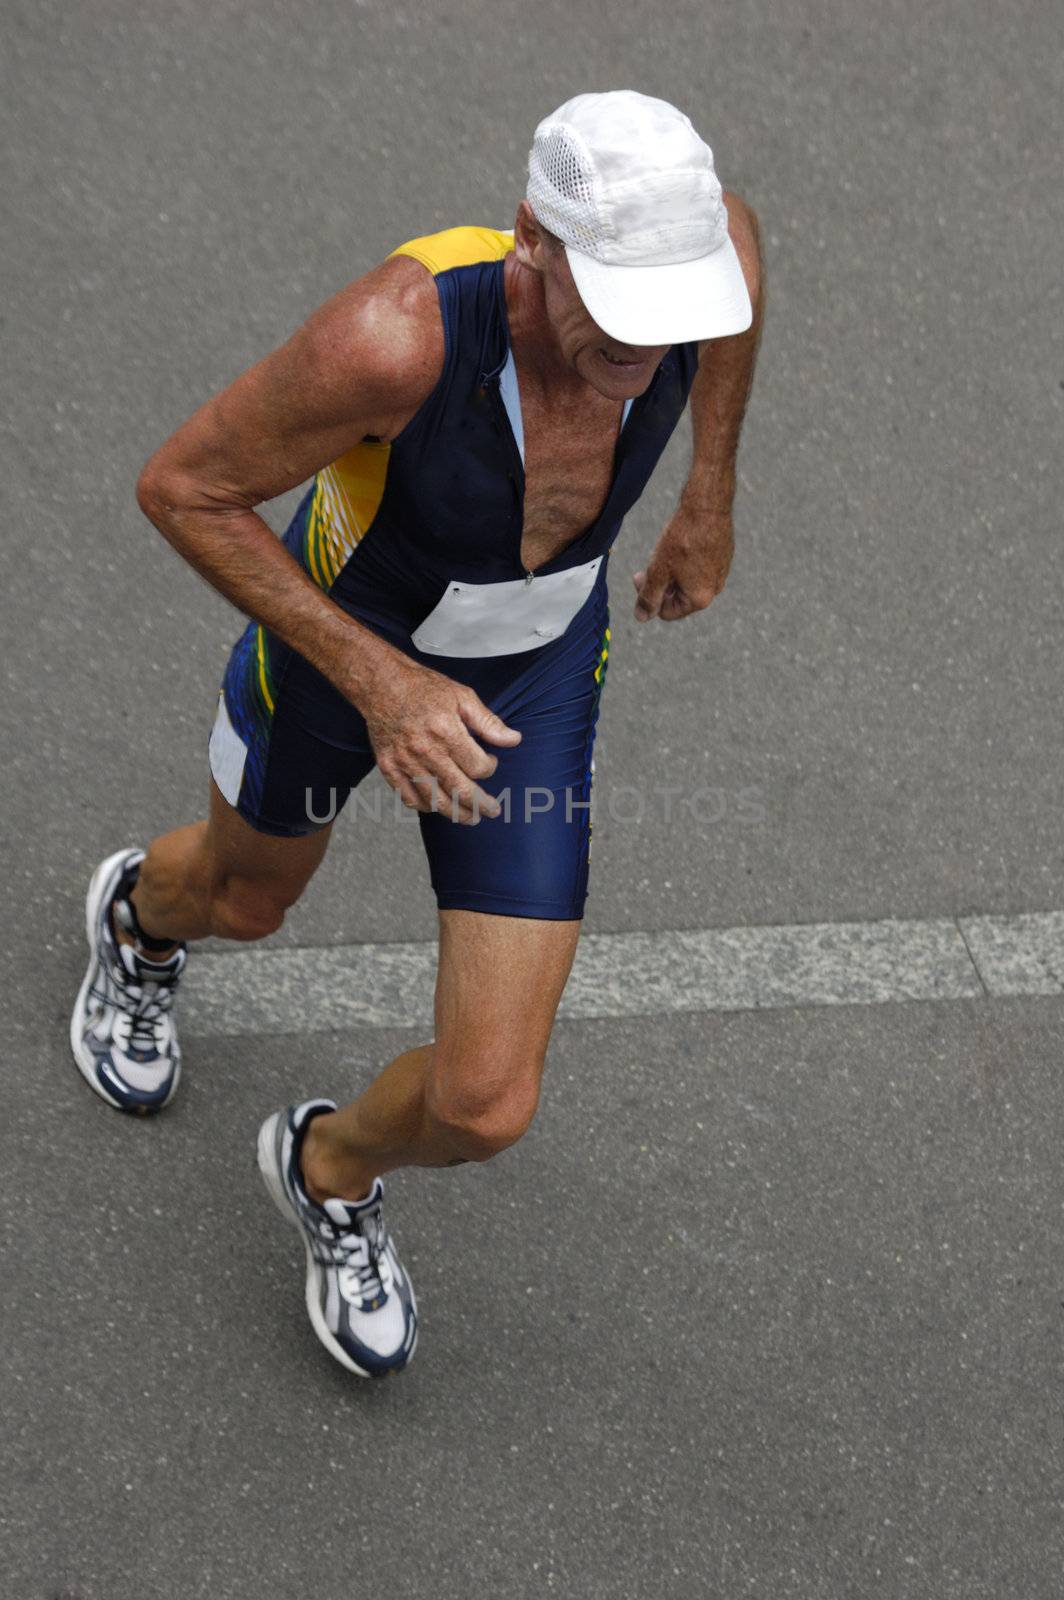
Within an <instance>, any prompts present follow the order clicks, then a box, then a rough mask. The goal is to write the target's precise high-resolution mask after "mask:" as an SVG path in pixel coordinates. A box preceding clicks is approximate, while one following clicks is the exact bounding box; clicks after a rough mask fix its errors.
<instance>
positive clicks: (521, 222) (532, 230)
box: [514, 200, 546, 272]
mask: <svg viewBox="0 0 1064 1600" xmlns="http://www.w3.org/2000/svg"><path fill="white" fill-rule="evenodd" d="M545 250H546V246H545V245H544V243H543V241H542V239H541V238H540V236H539V230H538V227H537V224H536V216H535V212H534V211H533V210H532V207H531V206H530V205H529V203H528V201H527V200H522V201H521V203H520V205H519V206H518V208H517V216H516V217H515V218H514V253H515V255H516V256H517V259H518V261H520V263H521V265H522V266H523V267H531V268H532V269H533V271H537V272H538V271H540V270H542V257H543V254H544V253H545Z"/></svg>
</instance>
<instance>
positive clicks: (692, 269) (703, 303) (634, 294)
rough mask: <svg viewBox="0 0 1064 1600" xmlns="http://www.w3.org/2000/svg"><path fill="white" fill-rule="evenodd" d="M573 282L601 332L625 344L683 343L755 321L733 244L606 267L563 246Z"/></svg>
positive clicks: (727, 242) (715, 336)
mask: <svg viewBox="0 0 1064 1600" xmlns="http://www.w3.org/2000/svg"><path fill="white" fill-rule="evenodd" d="M565 254H566V256H567V258H568V261H569V266H570V268H571V269H572V274H573V281H574V282H575V284H576V287H577V290H578V291H579V294H580V298H581V300H582V301H583V302H584V305H585V306H586V307H587V309H588V312H589V313H590V315H591V316H592V317H594V319H595V321H596V322H597V323H598V325H599V327H600V328H601V329H602V331H603V333H608V334H609V336H610V338H611V339H619V340H620V341H621V342H622V343H623V344H686V343H688V342H689V341H693V340H697V339H720V338H723V337H724V336H725V335H726V334H729V333H742V332H744V330H745V329H747V328H748V327H749V326H750V324H751V323H752V322H753V320H754V313H753V307H752V306H751V304H750V295H749V293H748V291H747V287H746V279H745V278H744V277H743V269H742V267H741V266H740V264H739V257H738V256H737V255H736V253H735V246H734V245H733V244H732V242H731V240H730V239H726V240H725V241H724V243H723V244H722V245H721V246H720V248H719V249H718V250H714V251H713V253H712V255H708V256H699V257H698V259H697V260H695V261H676V262H673V263H671V264H670V265H667V266H661V267H617V266H605V265H603V263H602V262H601V261H594V260H592V258H591V257H590V256H585V255H582V254H581V253H580V251H578V250H574V249H572V247H571V246H569V245H566V247H565Z"/></svg>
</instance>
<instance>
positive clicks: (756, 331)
mask: <svg viewBox="0 0 1064 1600" xmlns="http://www.w3.org/2000/svg"><path fill="white" fill-rule="evenodd" d="M745 215H746V217H747V219H748V228H747V230H746V233H745V238H744V239H743V240H741V241H738V243H741V244H742V246H743V249H742V254H743V256H744V258H745V259H744V266H745V265H746V263H747V262H754V263H756V270H755V272H754V274H753V279H754V281H753V283H752V285H751V289H750V302H751V306H752V308H753V313H754V316H753V322H752V323H751V325H750V327H749V328H747V329H746V331H745V332H744V333H736V334H730V335H729V336H728V337H726V338H723V339H715V340H713V341H712V342H711V343H710V344H709V345H707V347H706V349H705V350H703V352H702V358H701V361H700V362H699V366H698V371H697V373H696V374H695V380H694V383H693V384H692V385H691V397H690V398H691V427H692V435H693V441H692V457H691V470H690V473H689V474H688V477H687V482H686V484H685V486H684V489H683V493H682V495H681V497H680V501H681V504H682V505H683V506H684V507H685V508H687V509H689V510H691V511H695V512H697V513H699V514H700V515H704V516H705V517H706V518H707V520H709V521H717V520H720V519H724V520H727V519H729V518H730V516H731V509H732V502H733V500H734V498H735V470H736V469H735V462H736V456H737V453H738V449H739V434H740V432H741V430H742V425H743V417H744V416H745V414H746V405H747V401H748V400H749V397H750V389H751V385H752V384H753V380H754V365H755V363H756V360H757V350H758V345H759V343H760V341H761V323H762V319H763V316H764V305H765V287H764V285H765V278H764V263H763V260H762V257H761V246H760V238H759V234H758V228H757V219H756V217H755V216H754V213H753V212H752V211H750V210H749V209H748V208H745ZM749 279H750V274H749V272H748V282H749Z"/></svg>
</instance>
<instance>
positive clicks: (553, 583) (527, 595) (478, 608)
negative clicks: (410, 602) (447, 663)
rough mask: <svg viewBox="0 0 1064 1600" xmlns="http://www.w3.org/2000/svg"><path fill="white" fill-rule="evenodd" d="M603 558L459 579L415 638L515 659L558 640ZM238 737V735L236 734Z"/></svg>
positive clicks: (421, 645) (440, 651)
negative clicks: (560, 568) (526, 574)
mask: <svg viewBox="0 0 1064 1600" xmlns="http://www.w3.org/2000/svg"><path fill="white" fill-rule="evenodd" d="M601 565H602V557H601V556H596V557H595V559H594V561H584V562H582V563H581V564H580V565H579V566H577V567H567V568H566V569H565V571H564V572H549V573H544V575H543V576H542V577H533V578H532V579H531V580H529V579H527V578H515V579H513V580H512V581H511V582H506V583H463V582H462V581H461V580H460V579H458V578H455V579H452V581H451V582H450V583H449V584H448V585H447V588H446V590H445V591H444V596H443V599H442V600H441V601H440V603H439V605H438V606H437V607H436V609H435V610H434V611H430V612H429V614H428V616H427V617H426V618H425V620H424V622H423V623H422V624H421V626H420V627H419V628H418V629H417V630H416V631H415V632H414V633H413V634H411V638H412V639H413V641H414V643H415V644H416V645H417V647H418V649H419V650H423V651H424V652H425V653H426V654H427V655H430V656H512V655H517V653H518V652H519V651H521V650H535V649H537V648H538V647H539V646H540V645H544V644H549V643H550V641H551V640H552V639H560V638H561V636H562V634H563V633H564V632H565V630H566V628H567V627H568V626H569V624H570V622H572V620H573V618H574V617H575V616H576V614H577V612H578V611H579V610H580V608H581V606H582V605H583V604H584V603H585V601H586V600H587V598H588V596H589V595H590V593H591V591H592V589H593V588H594V587H595V579H596V577H597V576H598V569H599V567H600V566H601ZM234 738H235V735H234Z"/></svg>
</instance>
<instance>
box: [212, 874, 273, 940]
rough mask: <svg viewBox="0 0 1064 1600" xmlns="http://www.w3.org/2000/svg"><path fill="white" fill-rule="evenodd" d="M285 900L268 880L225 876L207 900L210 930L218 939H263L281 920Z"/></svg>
mask: <svg viewBox="0 0 1064 1600" xmlns="http://www.w3.org/2000/svg"><path fill="white" fill-rule="evenodd" d="M287 909H288V902H287V901H286V900H285V898H284V896H283V895H281V894H280V893H279V891H278V890H277V889H276V888H274V887H271V885H269V884H268V883H258V882H256V881H254V880H253V879H249V878H237V877H229V878H226V879H224V880H223V881H222V882H221V883H220V884H219V885H218V886H217V887H216V888H215V890H214V892H213V893H212V895H211V901H210V924H211V932H212V933H213V934H214V935H215V937H216V938H219V939H242V940H253V939H265V938H266V937H267V936H268V935H269V934H271V933H276V932H277V930H278V928H279V927H280V926H281V924H282V923H283V922H284V918H285V912H286V911H287Z"/></svg>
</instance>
